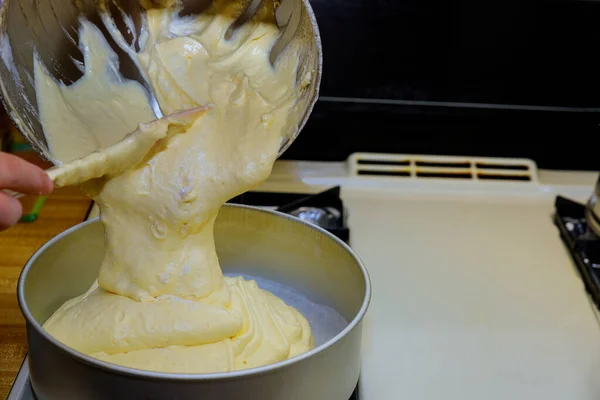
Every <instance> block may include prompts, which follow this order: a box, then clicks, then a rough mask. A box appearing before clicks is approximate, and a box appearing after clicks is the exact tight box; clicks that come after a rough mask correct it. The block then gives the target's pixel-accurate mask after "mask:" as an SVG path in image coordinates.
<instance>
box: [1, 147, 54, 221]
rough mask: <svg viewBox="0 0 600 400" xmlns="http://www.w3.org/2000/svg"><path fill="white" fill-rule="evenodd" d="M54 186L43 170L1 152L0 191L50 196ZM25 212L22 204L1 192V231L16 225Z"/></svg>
mask: <svg viewBox="0 0 600 400" xmlns="http://www.w3.org/2000/svg"><path fill="white" fill-rule="evenodd" d="M53 188H54V184H53V183H52V180H51V179H50V178H49V177H48V175H46V173H45V172H44V170H43V169H41V168H40V167H38V166H37V165H34V164H31V163H30V162H27V161H25V160H23V159H22V158H19V157H17V156H14V155H12V154H8V153H2V152H0V189H10V190H14V191H17V192H20V193H23V194H32V195H39V194H49V193H50V192H52V189H53ZM22 212H23V210H22V206H21V202H20V201H19V200H17V199H15V198H13V197H11V196H10V195H8V194H6V193H2V192H1V191H0V231H1V230H5V229H8V228H9V227H11V226H12V225H14V224H16V223H17V222H18V221H19V218H21V213H22Z"/></svg>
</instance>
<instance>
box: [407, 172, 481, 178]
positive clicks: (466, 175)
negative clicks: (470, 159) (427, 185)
mask: <svg viewBox="0 0 600 400" xmlns="http://www.w3.org/2000/svg"><path fill="white" fill-rule="evenodd" d="M417 176H418V177H420V178H451V179H471V178H472V175H471V174H470V173H467V172H455V173H452V172H417Z"/></svg>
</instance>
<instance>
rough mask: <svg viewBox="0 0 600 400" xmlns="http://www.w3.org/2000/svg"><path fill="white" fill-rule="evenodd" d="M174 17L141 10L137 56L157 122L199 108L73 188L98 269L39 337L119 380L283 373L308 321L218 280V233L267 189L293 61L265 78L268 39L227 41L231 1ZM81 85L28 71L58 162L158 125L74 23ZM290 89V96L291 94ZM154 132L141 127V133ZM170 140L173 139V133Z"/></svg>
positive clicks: (96, 43)
mask: <svg viewBox="0 0 600 400" xmlns="http://www.w3.org/2000/svg"><path fill="white" fill-rule="evenodd" d="M209 11H211V12H205V13H203V14H201V15H196V16H193V17H185V18H180V17H178V16H177V13H176V10H173V9H164V8H163V9H150V10H148V11H147V14H146V24H145V25H146V26H145V29H144V35H145V39H144V43H143V46H142V48H141V50H140V51H139V53H136V57H137V62H138V63H139V65H140V66H141V68H142V69H143V71H144V72H145V74H146V76H147V78H148V80H149V82H150V84H151V85H152V88H153V90H154V92H155V94H156V96H157V98H158V101H159V104H160V106H161V109H162V111H163V112H164V114H171V113H173V112H176V111H178V110H187V109H190V108H195V107H205V110H204V112H201V113H197V116H196V117H195V120H193V121H191V122H190V124H189V126H188V127H187V128H186V129H184V131H183V132H180V133H179V134H176V135H167V136H166V137H165V138H164V139H162V140H159V141H158V142H157V143H156V144H155V145H154V146H152V147H151V149H150V150H149V151H148V153H147V154H146V155H145V156H144V157H143V159H142V160H141V161H140V162H138V163H136V164H135V165H134V166H133V167H131V168H128V169H126V170H125V171H121V170H119V171H118V173H115V174H108V175H105V176H103V177H101V178H97V179H93V180H90V181H88V182H86V183H84V184H83V185H82V186H81V187H82V189H83V190H84V191H85V192H86V193H87V194H88V195H90V197H92V198H93V199H94V200H95V201H96V202H97V204H98V205H99V207H100V211H101V214H100V215H101V220H102V222H103V224H104V227H105V232H106V238H105V239H106V256H105V259H104V261H103V263H102V266H101V269H100V273H99V276H98V279H97V282H95V283H94V284H93V285H92V287H91V288H90V289H89V290H88V292H87V293H85V294H83V295H81V296H79V297H77V298H74V299H71V300H69V301H67V302H66V303H65V304H64V305H62V306H61V307H60V308H59V309H58V310H57V311H56V312H55V313H54V314H53V315H52V316H51V317H50V318H49V319H48V321H46V323H45V324H44V328H45V329H46V330H47V331H48V332H49V333H50V334H51V335H52V336H54V337H55V338H56V339H58V340H59V341H61V342H63V343H64V344H66V345H68V346H70V347H72V348H74V349H75V350H78V351H80V352H82V353H85V354H88V355H91V356H93V357H95V358H98V359H101V360H105V361H108V362H112V363H115V364H120V365H124V366H128V367H133V368H139V369H145V370H153V371H162V372H181V373H205V372H224V371H231V370H238V369H245V368H252V367H257V366H261V365H266V364H270V363H274V362H278V361H282V360H285V359H287V358H290V357H293V356H295V355H298V354H301V353H303V352H306V351H308V350H309V349H311V348H312V347H313V346H314V340H313V337H312V334H311V329H310V326H309V324H308V322H307V320H306V319H305V318H304V317H303V316H302V315H301V314H300V313H299V312H298V311H297V310H296V309H294V308H292V307H290V306H288V305H286V304H285V303H284V302H283V301H282V300H281V299H279V298H278V297H276V296H274V295H272V294H271V293H269V292H266V291H264V290H261V289H260V288H258V287H257V285H256V284H255V282H253V281H246V280H244V279H243V278H241V277H237V278H230V277H224V276H223V274H222V272H221V269H220V266H219V260H218V258H217V254H216V252H215V244H214V238H213V223H214V221H215V218H216V216H217V214H218V212H219V209H220V207H221V206H222V205H223V204H224V203H225V202H226V201H227V200H229V199H230V198H232V197H234V196H237V195H239V194H241V193H243V192H245V191H247V190H249V189H251V188H252V187H254V186H256V185H258V184H260V183H261V182H263V181H264V180H266V178H267V177H268V176H269V174H270V172H271V168H272V166H273V164H274V162H275V159H276V158H277V155H278V152H279V149H280V146H281V143H282V138H283V135H284V132H287V131H289V130H290V126H288V124H289V122H288V121H294V120H296V121H297V120H299V118H288V115H290V114H294V113H301V112H302V107H301V105H300V104H299V96H300V94H299V93H300V91H301V88H302V87H304V85H305V84H307V83H308V82H309V81H310V72H307V73H306V74H305V76H298V75H299V73H298V71H299V64H300V61H299V59H298V58H297V57H293V56H286V57H282V58H281V59H280V60H278V62H277V63H276V65H275V67H273V66H272V65H271V64H270V62H269V51H270V49H271V47H272V46H273V44H274V43H275V41H276V40H277V38H278V37H279V32H278V29H277V27H276V26H274V25H272V24H269V23H249V24H246V25H244V26H242V27H241V28H239V30H238V31H237V32H236V33H235V35H233V36H232V37H231V38H227V39H225V37H224V36H225V34H226V31H227V29H228V28H229V26H230V25H231V23H232V22H233V20H232V18H231V17H230V16H229V15H230V12H229V10H228V6H227V4H226V3H223V4H221V3H219V2H215V4H214V5H213V8H212V9H211V10H209ZM79 41H80V47H81V48H82V49H83V50H84V56H85V62H84V65H85V73H84V75H83V77H82V78H81V79H80V80H79V81H77V82H76V83H74V84H72V85H70V86H65V85H63V84H62V83H58V82H57V81H55V80H54V79H53V78H52V77H51V76H50V75H49V74H48V73H47V72H45V68H44V66H43V65H42V64H41V63H40V62H37V65H36V69H35V83H36V94H37V99H38V108H39V111H40V119H41V121H42V124H43V126H44V133H45V135H46V137H47V139H48V143H49V147H50V150H51V153H52V155H53V157H54V158H55V159H56V160H58V161H60V162H69V161H73V160H75V159H78V158H80V157H83V156H85V155H87V154H89V153H90V152H92V151H95V150H99V149H103V148H106V147H107V146H109V145H112V144H114V143H115V142H118V141H119V140H121V139H122V138H123V137H124V136H125V134H126V133H127V132H131V131H134V130H135V129H136V128H137V126H138V123H140V122H150V121H152V120H154V119H155V116H154V114H153V112H152V108H151V107H150V105H149V102H148V100H147V97H146V94H145V92H144V91H143V88H142V86H141V85H140V84H138V83H137V82H131V81H124V80H122V79H121V78H120V77H119V75H118V73H117V72H115V71H118V68H117V67H116V64H115V63H116V62H117V57H116V56H115V54H114V53H113V51H112V50H111V49H110V47H109V46H108V44H107V42H106V39H105V38H104V36H103V35H102V33H101V32H100V31H99V30H98V28H97V27H96V26H94V25H93V24H91V23H90V22H86V21H82V23H81V28H80V37H79ZM299 87H300V89H299ZM150 125H152V124H150ZM180 128H181V127H180Z"/></svg>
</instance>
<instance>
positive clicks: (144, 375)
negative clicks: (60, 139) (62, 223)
mask: <svg viewBox="0 0 600 400" xmlns="http://www.w3.org/2000/svg"><path fill="white" fill-rule="evenodd" d="M223 207H229V208H240V209H247V210H252V211H255V212H260V213H265V214H271V215H273V216H275V217H279V218H285V219H287V220H288V221H291V222H293V223H297V224H301V225H304V226H305V227H307V228H309V229H312V230H314V231H316V232H319V233H321V234H323V235H324V236H325V237H327V238H328V239H330V240H333V241H334V243H335V244H337V245H338V246H340V247H341V248H342V249H344V250H345V251H346V252H347V253H349V255H350V256H351V257H352V258H353V259H354V261H355V262H356V265H357V266H358V268H359V269H360V272H361V274H362V278H363V282H364V285H365V295H364V297H363V301H362V304H361V307H360V309H359V310H358V312H357V313H356V316H355V317H354V318H353V319H352V321H350V322H349V323H348V325H347V326H346V327H345V328H344V329H343V330H342V331H341V332H339V333H338V334H337V335H335V336H334V337H333V338H331V339H329V340H328V341H326V342H325V343H323V344H321V345H320V346H316V347H315V348H313V349H311V350H309V351H307V352H305V353H302V354H299V355H297V356H295V357H292V358H289V359H287V360H283V361H279V362H277V363H273V364H268V365H264V366H260V367H255V368H248V369H243V370H235V371H230V372H214V373H204V374H198V373H195V374H194V373H173V372H157V371H148V370H142V369H136V368H130V367H125V366H121V365H117V364H112V363H109V362H106V361H101V360H98V359H96V358H94V357H91V356H88V355H86V354H84V353H81V352H79V351H77V350H74V349H72V348H71V347H69V346H67V345H65V344H63V343H62V342H60V341H58V340H57V339H55V338H54V337H53V336H51V335H50V334H49V333H48V332H46V330H45V329H44V328H43V327H42V325H41V324H40V323H38V322H37V321H36V320H35V318H34V317H33V315H32V314H31V312H30V311H29V308H28V307H27V301H26V300H25V294H24V291H25V281H26V280H27V275H28V273H29V270H30V269H31V268H32V265H33V264H34V263H35V261H36V260H37V258H38V257H39V256H40V255H41V254H42V253H44V251H46V250H47V249H48V248H49V247H51V246H52V245H54V243H56V242H58V241H59V240H61V239H62V238H64V237H66V236H68V235H70V234H71V233H73V232H76V231H77V230H79V229H82V228H84V227H86V226H88V225H91V224H94V223H100V218H99V217H96V218H93V219H90V220H87V221H84V222H81V223H79V224H77V225H75V226H73V227H71V228H69V229H67V230H65V231H63V232H61V233H60V234H58V235H56V236H54V237H53V238H52V239H50V240H49V241H47V242H46V243H44V245H42V246H41V247H40V248H39V249H38V250H37V251H36V252H35V253H34V254H33V255H32V256H31V257H30V258H29V260H27V263H26V264H25V266H24V268H23V270H22V271H21V274H20V276H19V280H18V283H17V300H18V302H19V307H20V309H21V313H22V314H23V316H24V317H25V320H26V321H27V325H28V326H27V329H34V330H35V331H36V333H37V334H38V335H40V336H42V337H43V338H44V339H45V340H47V341H48V342H50V343H51V344H52V345H54V347H56V348H58V349H59V350H60V351H62V352H63V353H65V354H66V355H68V356H70V357H71V358H74V359H76V360H77V361H80V362H83V363H85V364H88V365H90V366H92V367H96V368H99V369H102V370H104V371H107V372H109V373H113V374H119V375H125V376H131V377H134V378H139V379H149V380H160V381H179V382H194V381H196V382H197V381H214V380H219V381H223V380H230V379H236V378H248V377H252V376H258V375H263V374H267V373H270V372H273V371H276V370H279V369H282V368H286V367H289V366H291V365H293V364H296V363H300V362H302V361H303V360H305V359H308V358H310V357H312V356H314V355H317V354H320V353H322V352H324V351H326V350H327V349H328V348H329V347H331V346H333V345H334V344H336V343H337V342H339V341H340V340H341V339H343V338H344V337H346V336H347V335H348V334H349V333H350V332H352V331H353V330H354V329H355V328H356V327H357V326H358V325H359V324H360V323H361V321H362V320H363V318H364V316H365V315H366V313H367V310H368V308H369V305H370V302H371V294H372V287H371V286H372V283H371V279H370V277H369V272H368V271H367V269H366V267H365V266H364V264H363V262H362V260H361V259H360V257H358V255H357V254H356V253H355V252H354V251H353V250H352V249H351V248H350V246H348V245H347V244H346V243H344V242H343V241H342V240H340V239H339V238H338V237H336V236H335V235H333V234H331V233H329V232H328V231H326V230H325V229H323V228H321V227H319V226H316V225H314V224H311V223H309V222H307V221H304V220H301V219H299V218H297V217H294V216H292V215H289V214H285V213H282V212H279V211H274V210H268V209H264V208H260V207H255V206H248V205H241V204H230V203H227V204H224V205H223ZM219 212H220V211H219ZM27 340H28V341H29V336H28V338H27Z"/></svg>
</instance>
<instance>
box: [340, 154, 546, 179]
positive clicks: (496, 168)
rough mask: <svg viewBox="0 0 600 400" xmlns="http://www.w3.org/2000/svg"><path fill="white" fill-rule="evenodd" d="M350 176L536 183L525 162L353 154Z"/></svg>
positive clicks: (528, 162) (531, 165)
mask: <svg viewBox="0 0 600 400" xmlns="http://www.w3.org/2000/svg"><path fill="white" fill-rule="evenodd" d="M348 163H349V167H350V174H351V175H352V176H370V177H394V178H408V179H411V178H412V179H416V178H418V179H459V180H472V181H519V182H537V181H538V179H537V166H536V165H535V163H534V162H533V161H531V160H528V159H515V158H474V157H455V156H426V155H409V154H381V153H354V154H352V155H351V156H350V157H349V158H348Z"/></svg>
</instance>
